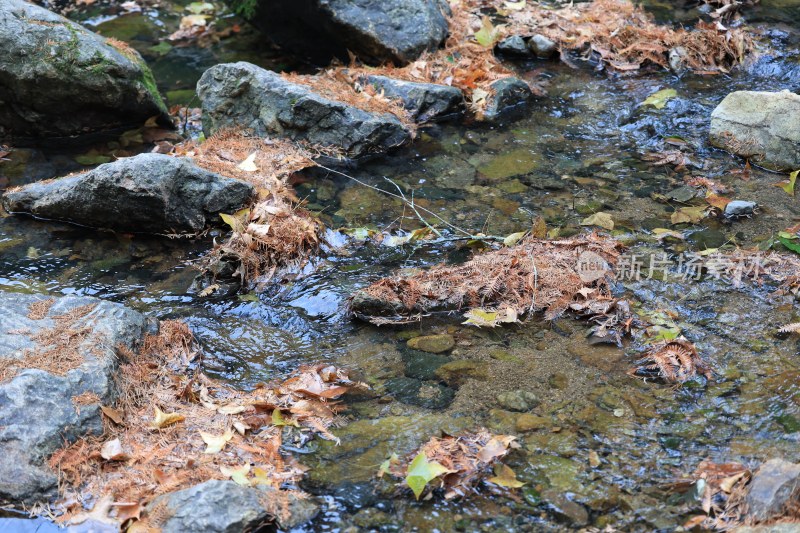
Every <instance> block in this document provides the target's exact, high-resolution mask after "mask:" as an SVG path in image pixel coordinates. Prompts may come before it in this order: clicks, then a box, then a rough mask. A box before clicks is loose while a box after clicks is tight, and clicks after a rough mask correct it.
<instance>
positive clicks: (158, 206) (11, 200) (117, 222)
mask: <svg viewBox="0 0 800 533" xmlns="http://www.w3.org/2000/svg"><path fill="white" fill-rule="evenodd" d="M252 196H253V186H252V185H250V184H248V183H245V182H243V181H239V180H235V179H231V178H226V177H223V176H220V175H218V174H214V173H212V172H208V171H206V170H203V169H201V168H199V167H197V166H195V165H194V164H192V162H191V161H190V160H188V159H183V158H177V157H171V156H168V155H163V154H140V155H137V156H134V157H128V158H124V159H119V160H117V161H114V162H113V163H107V164H105V165H100V166H99V167H97V168H95V169H94V170H90V171H89V172H86V173H83V174H78V175H76V176H68V177H65V178H59V179H55V180H48V181H41V182H38V183H31V184H30V185H25V186H23V187H19V188H16V189H11V190H8V191H6V193H5V194H4V195H3V199H2V201H3V207H4V208H5V209H6V211H8V212H9V213H29V214H31V215H34V216H37V217H42V218H48V219H55V220H60V221H64V222H72V223H75V224H79V225H82V226H89V227H93V228H106V229H113V230H119V231H126V232H145V233H196V232H199V231H201V230H203V229H204V228H205V227H206V225H207V224H209V223H210V222H212V221H213V222H216V219H217V218H218V217H217V215H218V214H219V213H231V212H234V211H236V210H238V209H240V208H241V207H242V206H244V205H245V204H246V203H247V202H248V201H249V199H250V198H251V197H252Z"/></svg>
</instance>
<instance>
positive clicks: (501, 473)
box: [487, 463, 525, 489]
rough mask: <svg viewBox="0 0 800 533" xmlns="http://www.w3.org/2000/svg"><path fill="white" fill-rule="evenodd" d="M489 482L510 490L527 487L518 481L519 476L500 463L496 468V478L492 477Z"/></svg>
mask: <svg viewBox="0 0 800 533" xmlns="http://www.w3.org/2000/svg"><path fill="white" fill-rule="evenodd" d="M487 481H490V482H492V483H494V484H495V485H499V486H501V487H507V488H509V489H518V488H520V487H522V486H523V485H525V483H523V482H522V481H519V480H518V479H517V474H515V473H514V471H513V470H511V469H510V468H509V467H507V466H506V465H504V464H500V463H498V464H496V465H495V466H494V477H490V478H489V479H488V480H487Z"/></svg>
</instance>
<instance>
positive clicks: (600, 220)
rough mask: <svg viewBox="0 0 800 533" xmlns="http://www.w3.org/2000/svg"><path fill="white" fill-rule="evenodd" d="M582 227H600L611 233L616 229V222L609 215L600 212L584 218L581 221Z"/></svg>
mask: <svg viewBox="0 0 800 533" xmlns="http://www.w3.org/2000/svg"><path fill="white" fill-rule="evenodd" d="M581 226H600V227H601V228H605V229H607V230H609V231H611V230H613V229H614V220H613V219H612V218H611V215H609V214H608V213H604V212H602V211H600V212H598V213H595V214H593V215H591V216H588V217H586V218H584V219H583V220H582V221H581Z"/></svg>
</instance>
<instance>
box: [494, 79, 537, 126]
mask: <svg viewBox="0 0 800 533" xmlns="http://www.w3.org/2000/svg"><path fill="white" fill-rule="evenodd" d="M491 88H492V90H493V91H494V94H493V95H491V96H489V98H488V101H487V103H486V110H485V111H484V112H483V120H485V121H487V122H497V121H499V120H502V119H504V118H512V117H514V116H515V115H518V114H520V113H521V112H522V111H524V110H525V109H526V108H527V107H528V102H530V100H531V98H533V92H531V88H530V86H529V85H528V84H527V83H525V82H524V81H522V80H521V79H519V78H513V77H511V78H503V79H501V80H497V81H495V82H493V83H492V84H491Z"/></svg>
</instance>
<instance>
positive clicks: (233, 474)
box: [219, 464, 250, 487]
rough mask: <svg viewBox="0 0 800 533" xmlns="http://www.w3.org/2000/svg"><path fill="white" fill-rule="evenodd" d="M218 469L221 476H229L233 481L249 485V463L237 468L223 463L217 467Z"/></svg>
mask: <svg viewBox="0 0 800 533" xmlns="http://www.w3.org/2000/svg"><path fill="white" fill-rule="evenodd" d="M219 471H220V472H222V475H223V476H227V477H229V478H231V479H232V480H233V481H235V482H236V483H238V484H239V485H242V486H244V487H249V486H250V480H249V479H247V474H249V473H250V465H249V464H245V465H244V466H240V467H239V468H228V467H227V466H225V465H222V466H220V467H219Z"/></svg>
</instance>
